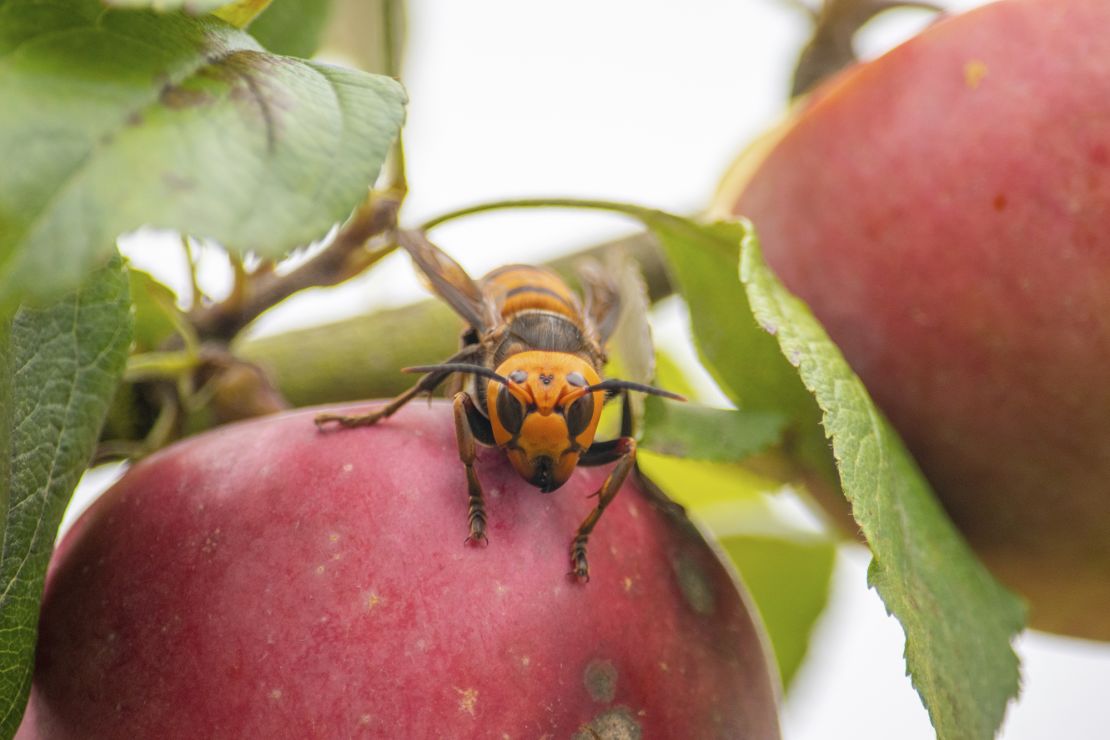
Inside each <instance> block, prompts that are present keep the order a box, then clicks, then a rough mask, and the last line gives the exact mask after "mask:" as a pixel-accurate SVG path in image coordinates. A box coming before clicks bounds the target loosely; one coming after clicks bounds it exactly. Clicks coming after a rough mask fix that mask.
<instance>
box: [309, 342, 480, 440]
mask: <svg viewBox="0 0 1110 740" xmlns="http://www.w3.org/2000/svg"><path fill="white" fill-rule="evenodd" d="M475 351H476V350H475V349H474V348H473V347H467V348H466V349H464V350H463V351H461V352H459V353H458V354H456V355H454V356H453V357H450V358H448V359H447V362H464V361H467V360H470V359H472V358H473V357H474V354H475ZM452 372H453V371H451V370H443V371H440V372H431V373H428V374H427V375H425V376H424V377H422V378H420V380H418V381H416V383H415V384H414V385H413V386H412V387H411V388H409V389H408V390H406V391H405V392H403V393H401V394H400V395H398V396H397V397H396V398H394V399H393V400H391V401H390V402H389V403H387V404H386V405H385V406H382V407H380V408H376V409H374V410H373V411H369V412H367V413H365V414H358V415H357V416H348V415H346V414H328V413H323V414H317V415H316V418H315V420H314V421H315V422H316V426H317V427H319V428H321V429H323V427H324V425H325V424H327V423H328V422H335V423H336V424H339V425H340V426H342V427H347V428H348V429H350V428H352V427H368V426H372V425H374V424H377V423H378V422H379V421H381V420H382V419H387V418H389V417H390V416H393V414H395V413H396V412H397V411H398V410H400V408H401V407H402V406H404V405H405V404H406V403H408V402H409V401H411V400H412V399H414V398H416V397H417V396H419V395H420V394H421V393H431V392H432V391H434V390H435V389H436V388H437V387H438V386H439V384H440V383H442V382H443V381H445V380H447V378H448V376H450V375H451V373H452Z"/></svg>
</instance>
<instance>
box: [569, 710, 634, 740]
mask: <svg viewBox="0 0 1110 740" xmlns="http://www.w3.org/2000/svg"><path fill="white" fill-rule="evenodd" d="M643 736H644V730H643V728H642V727H640V723H639V722H637V721H636V718H635V717H634V716H633V715H632V711H631V710H629V709H628V707H614V708H613V709H608V710H606V711H604V712H602V713H601V714H599V715H597V716H596V717H594V718H593V720H591V721H590V723H589V724H588V725H583V726H582V728H581V729H580V730H578V732H576V733H574V740H640V738H642V737H643Z"/></svg>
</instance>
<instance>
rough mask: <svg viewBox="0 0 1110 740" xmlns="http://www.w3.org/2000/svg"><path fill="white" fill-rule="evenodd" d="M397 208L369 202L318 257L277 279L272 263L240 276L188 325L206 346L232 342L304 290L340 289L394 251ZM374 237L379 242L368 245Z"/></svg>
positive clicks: (380, 200) (376, 199) (388, 200)
mask: <svg viewBox="0 0 1110 740" xmlns="http://www.w3.org/2000/svg"><path fill="white" fill-rule="evenodd" d="M399 207H400V202H399V201H398V200H397V199H395V198H392V197H381V196H371V197H370V198H369V199H367V201H366V202H365V203H364V204H363V205H362V206H361V207H360V208H359V209H358V210H356V211H355V213H354V214H353V215H352V216H351V218H350V219H349V220H348V221H347V223H346V224H345V225H344V226H343V228H341V229H340V230H339V232H338V233H337V234H336V235H335V237H334V238H333V239H332V240H331V242H329V243H328V245H327V246H326V247H324V249H323V250H322V251H321V252H320V253H319V254H317V255H315V256H314V257H312V258H311V259H309V260H308V261H307V262H305V263H304V264H302V265H300V266H299V267H297V268H295V269H293V270H291V271H289V272H287V273H280V272H277V271H276V270H274V269H273V265H272V264H270V263H264V264H263V266H262V267H261V268H260V269H259V270H257V271H255V272H253V273H249V274H245V275H239V276H237V279H236V289H235V291H233V293H232V295H231V296H230V297H229V298H228V299H227V300H224V301H220V302H219V303H213V304H208V305H199V306H195V307H194V308H193V309H192V311H190V314H189V321H190V322H191V323H192V325H193V327H194V328H195V330H196V333H197V335H198V336H199V337H200V338H201V339H202V340H205V341H221V342H225V343H227V342H230V341H231V340H232V339H234V338H235V337H236V336H237V335H238V334H239V332H240V331H242V330H243V329H244V328H245V327H246V326H247V325H248V324H250V323H251V322H252V321H254V320H255V319H256V318H258V317H259V316H260V315H261V314H262V313H264V312H265V311H267V310H268V309H270V308H272V307H274V306H275V305H277V304H278V303H280V302H281V301H283V300H285V299H286V298H288V297H289V296H291V295H293V294H294V293H297V292H299V291H301V290H304V289H306V288H316V287H321V286H327V285H336V284H338V283H341V282H343V281H344V280H347V279H348V278H351V277H354V276H355V275H357V274H359V273H360V272H362V271H363V270H365V269H366V268H367V267H369V266H370V265H372V264H374V263H375V262H377V261H378V260H379V259H381V258H382V257H383V256H385V255H386V254H387V253H388V252H389V251H390V250H391V249H392V240H391V238H390V237H389V234H390V233H391V232H392V231H393V229H394V228H395V227H396V225H397V210H398V208H399ZM374 237H383V238H382V239H381V240H380V242H379V243H378V244H376V245H368V242H370V240H371V239H373V238H374Z"/></svg>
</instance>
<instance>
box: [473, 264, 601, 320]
mask: <svg viewBox="0 0 1110 740" xmlns="http://www.w3.org/2000/svg"><path fill="white" fill-rule="evenodd" d="M482 292H483V293H485V294H486V295H488V296H490V297H492V298H493V299H494V301H495V302H496V305H497V307H498V309H499V310H500V311H501V317H502V318H504V319H506V320H508V319H510V318H511V317H512V316H514V315H515V314H518V313H520V312H522V311H550V312H552V313H557V314H561V315H563V316H566V317H567V318H568V319H570V320H571V321H572V322H573V323H575V324H581V322H582V308H581V305H580V304H579V302H578V296H576V295H575V294H574V293H573V292H572V291H571V289H570V288H568V287H567V284H566V283H564V282H563V280H562V278H560V277H559V276H558V275H556V274H555V273H553V272H551V271H550V270H546V269H544V268H542V267H532V266H530V265H508V266H507V267H501V268H499V269H497V270H494V271H493V272H491V273H490V274H489V275H486V276H485V277H484V278H483V279H482Z"/></svg>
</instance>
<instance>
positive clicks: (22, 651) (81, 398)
mask: <svg viewBox="0 0 1110 740" xmlns="http://www.w3.org/2000/svg"><path fill="white" fill-rule="evenodd" d="M127 287H128V286H127V278H126V276H125V275H124V273H123V271H122V269H121V267H120V264H119V261H118V260H114V261H113V262H112V264H110V265H109V266H107V267H104V268H101V269H100V270H98V271H96V272H94V273H93V274H92V275H90V276H89V278H88V279H87V281H86V282H85V284H84V285H83V286H82V287H81V289H80V290H79V291H78V292H77V293H75V294H73V295H70V296H68V297H66V298H65V299H63V300H61V301H59V302H58V303H56V304H54V305H51V306H49V307H46V308H43V309H28V308H21V309H19V310H18V311H16V313H15V315H14V318H12V319H10V320H8V321H7V322H5V323H4V324H3V325H2V326H0V504H2V506H3V509H2V510H3V513H4V521H3V549H2V550H0V653H2V654H3V655H4V659H3V663H2V666H0V736H2V737H10V736H11V735H12V734H13V733H14V732H15V729H16V727H17V726H18V725H19V720H20V716H21V715H22V712H23V706H24V704H25V702H26V699H27V691H28V688H29V686H30V680H31V669H32V664H33V660H34V649H35V636H36V632H37V625H38V613H39V600H40V599H41V598H42V586H43V579H44V577H45V573H46V566H47V563H48V561H49V559H50V552H51V550H52V548H53V545H54V538H55V536H56V535H57V532H58V525H59V523H60V522H61V519H62V513H63V511H64V510H65V507H66V504H67V503H68V502H69V498H70V495H71V494H72V493H73V489H74V486H76V485H77V481H78V479H80V477H81V474H82V473H83V472H84V470H85V466H86V465H87V464H88V462H89V458H90V456H91V455H92V451H93V447H94V445H95V444H96V439H97V434H98V432H99V430H100V426H101V423H102V422H103V420H104V415H105V413H106V411H107V408H108V403H109V401H110V400H111V397H112V393H113V392H114V390H115V388H116V385H117V383H118V381H119V379H120V376H121V375H122V373H123V367H124V363H125V361H126V359H127V348H128V345H129V343H130V341H131V317H130V302H129V300H128V290H127Z"/></svg>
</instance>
